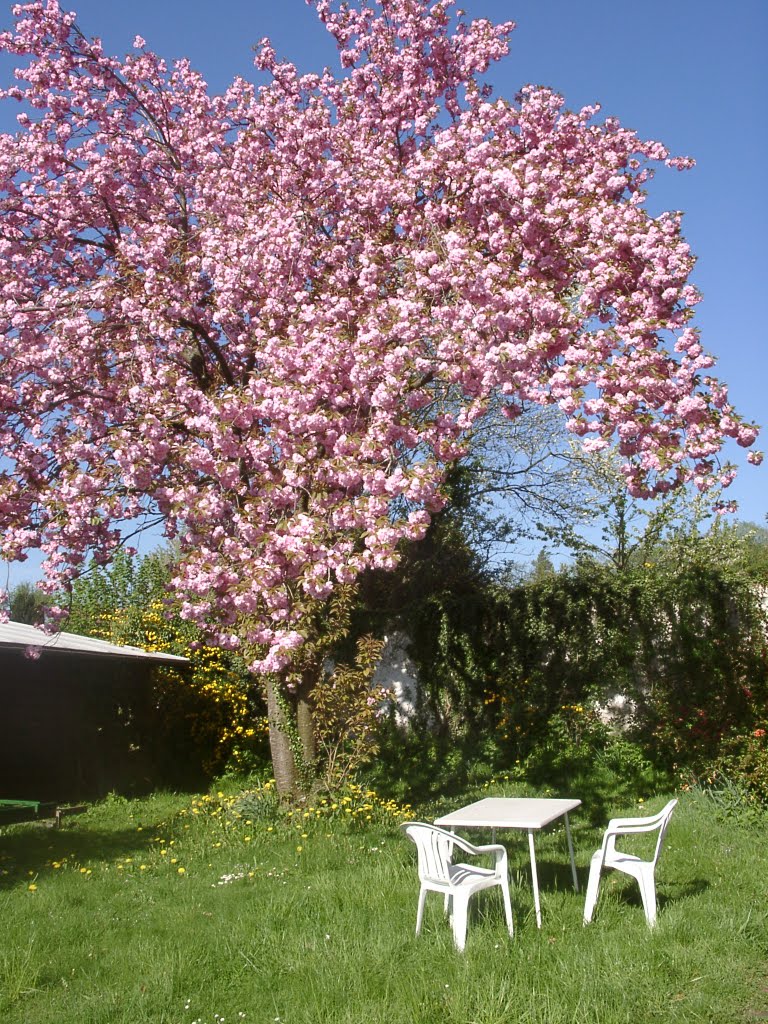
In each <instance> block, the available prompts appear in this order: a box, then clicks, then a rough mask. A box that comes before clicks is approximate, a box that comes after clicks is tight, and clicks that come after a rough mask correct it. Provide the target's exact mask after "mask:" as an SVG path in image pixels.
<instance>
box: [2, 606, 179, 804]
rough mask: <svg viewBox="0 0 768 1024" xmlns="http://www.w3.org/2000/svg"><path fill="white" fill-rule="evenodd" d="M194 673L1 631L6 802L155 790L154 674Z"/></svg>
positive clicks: (31, 633)
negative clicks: (151, 740) (150, 738)
mask: <svg viewBox="0 0 768 1024" xmlns="http://www.w3.org/2000/svg"><path fill="white" fill-rule="evenodd" d="M186 663H187V659H186V658H181V657H178V656H176V655H173V654H164V653H160V652H155V651H145V650H142V649H140V648H138V647H123V646H120V645H118V644H113V643H108V642H107V641H105V640H97V639H94V638H92V637H85V636H78V635H77V634H73V633H63V632H62V633H53V634H49V633H45V632H44V631H43V630H40V629H37V628H36V627H34V626H28V625H26V624H24V623H19V622H6V623H0V799H11V800H15V799H23V800H36V801H46V802H48V801H58V802H66V801H72V800H81V799H90V798H94V797H99V796H103V795H104V794H106V793H108V792H110V791H112V790H116V791H118V792H140V791H142V790H146V789H148V788H150V787H151V786H152V784H153V782H154V778H153V776H154V767H155V761H156V753H157V752H156V751H153V750H152V749H151V745H148V744H147V743H146V742H145V737H146V736H147V735H148V734H149V730H147V729H146V724H147V721H148V720H149V718H151V714H152V691H153V682H152V672H153V670H154V668H155V667H156V666H157V665H158V664H170V665H174V666H183V665H185V664H186Z"/></svg>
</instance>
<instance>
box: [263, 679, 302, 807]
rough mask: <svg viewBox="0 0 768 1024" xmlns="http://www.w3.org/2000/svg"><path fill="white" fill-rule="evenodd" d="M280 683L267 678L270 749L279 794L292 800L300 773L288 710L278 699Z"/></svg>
mask: <svg viewBox="0 0 768 1024" xmlns="http://www.w3.org/2000/svg"><path fill="white" fill-rule="evenodd" d="M279 685H280V683H279V682H278V681H276V680H274V679H272V678H269V679H268V680H267V718H268V721H269V749H270V753H271V755H272V771H273V773H274V776H275V786H276V787H277V792H278V795H279V796H280V797H282V798H283V799H287V800H290V799H292V797H293V796H294V795H295V794H296V791H297V789H298V785H299V773H298V770H297V768H296V762H295V760H294V757H293V751H292V750H291V741H290V734H289V729H290V722H288V721H286V712H285V710H284V708H282V707H281V706H280V704H278V701H277V694H276V688H277V687H278V686H279Z"/></svg>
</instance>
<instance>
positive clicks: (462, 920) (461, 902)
mask: <svg viewBox="0 0 768 1024" xmlns="http://www.w3.org/2000/svg"><path fill="white" fill-rule="evenodd" d="M468 906H469V896H464V895H463V894H462V895H454V897H453V917H452V919H451V927H452V928H453V941H454V942H455V943H456V948H457V949H458V950H459V952H462V951H463V949H464V946H465V944H466V941H467V909H468Z"/></svg>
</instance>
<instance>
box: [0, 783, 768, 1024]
mask: <svg viewBox="0 0 768 1024" xmlns="http://www.w3.org/2000/svg"><path fill="white" fill-rule="evenodd" d="M500 786H501V788H500V789H497V790H496V791H497V792H500V791H504V792H509V784H508V783H503V784H500ZM493 790H494V787H493V786H492V787H490V789H488V790H484V794H486V795H487V793H488V792H493ZM474 796H475V794H470V795H468V799H472V798H474ZM662 802H663V798H662V797H661V796H659V797H658V798H656V799H650V800H648V801H647V805H648V809H649V812H650V811H652V810H656V809H657V805H658V806H660V805H661V803H662ZM454 805H455V804H454ZM623 810H624V811H625V812H626V813H636V812H638V806H637V804H635V805H633V806H630V807H626V808H623ZM423 813H424V811H423V810H422V812H415V811H412V810H409V809H407V808H399V807H397V806H396V805H394V804H392V803H391V802H387V801H382V800H380V799H379V798H378V797H377V796H376V794H375V793H373V792H372V791H371V790H366V789H364V788H361V789H358V790H354V791H352V792H350V793H348V794H346V797H342V798H336V799H332V798H330V797H322V796H320V797H318V798H317V799H316V800H315V801H313V802H309V803H308V804H307V805H306V806H305V807H302V808H300V809H295V810H294V811H293V813H286V812H283V811H281V810H280V809H279V807H278V805H277V801H276V800H275V798H274V791H273V790H272V788H271V787H270V786H267V787H251V789H250V791H249V792H248V793H246V794H244V795H239V794H237V793H236V792H235V790H234V789H233V788H232V787H230V789H229V790H224V789H222V790H214V791H213V792H211V793H209V794H203V795H201V796H199V797H197V798H192V799H191V798H189V797H182V796H175V795H168V794H158V795H155V796H153V797H150V798H147V799H144V800H136V801H125V800H121V799H119V798H113V799H110V800H106V801H104V802H102V803H100V804H98V805H96V806H94V807H93V808H91V810H89V811H88V813H87V814H85V815H82V816H80V817H78V818H73V819H69V820H68V821H67V822H66V824H65V826H64V827H63V828H62V829H61V830H55V829H49V828H47V827H41V826H40V825H39V824H29V825H19V826H13V827H9V828H7V829H5V830H4V831H3V833H2V835H0V915H1V916H0V920H1V921H2V924H3V934H2V941H0V1020H2V1021H3V1024H7V1022H10V1024H14V1022H19V1024H22V1022H23V1024H43V1022H45V1024H54V1022H55V1024H68V1022H70V1021H71V1022H78V1024H80V1022H83V1024H143V1022H147V1024H149V1022H151V1024H193V1022H199V1024H219V1022H221V1021H222V1020H223V1021H224V1022H225V1024H226V1022H236V1021H246V1022H272V1024H274V1022H275V1021H277V1020H278V1019H279V1022H280V1024H310V1022H311V1024H316V1022H332V1024H379V1022H381V1024H384V1022H386V1024H400V1022H402V1024H406V1022H407V1024H412V1022H417V1024H418V1022H423V1024H438V1022H440V1024H442V1022H449V1024H506V1022H509V1024H512V1022H515V1024H518V1022H526V1024H529V1022H536V1024H539V1022H540V1024H560V1022H563V1024H564V1022H568V1024H572V1022H575V1024H580V1022H582V1024H586V1022H589V1024H593V1022H594V1024H624V1022H626V1024H646V1022H671V1024H678V1022H680V1024H682V1022H694V1021H695V1022H698V1021H711V1022H713V1024H729V1022H733V1024H736V1022H739V1024H741V1022H744V1021H749V1020H759V1019H764V1015H766V1014H768V1000H767V999H766V990H765V960H766V948H768V929H767V928H766V915H767V914H768V910H766V905H767V904H766V890H767V889H768V871H767V870H766V869H767V868H768V852H767V847H766V843H765V838H766V837H765V828H764V825H763V824H757V825H752V826H750V828H749V829H745V828H741V827H736V826H734V825H733V824H731V823H729V822H723V821H716V820H714V817H713V809H712V805H711V804H710V803H708V802H707V801H705V800H704V799H702V798H701V797H699V796H696V795H693V794H691V795H686V794H684V795H683V797H682V799H681V804H680V806H679V808H678V810H677V811H676V813H675V817H674V818H673V821H672V825H671V827H670V831H669V833H668V840H667V847H666V849H665V852H664V856H663V858H662V861H661V864H660V867H659V903H660V913H659V924H658V927H657V928H656V930H655V931H653V932H650V931H649V930H648V928H647V927H646V925H645V919H644V917H643V913H642V908H641V906H640V901H639V897H638V895H637V893H636V892H635V891H634V890H633V888H632V883H631V881H630V880H629V879H624V878H623V877H617V878H613V879H611V878H609V879H608V882H607V884H606V886H605V890H604V895H603V896H602V898H601V900H600V902H599V904H598V908H597V912H596V916H595V921H594V923H593V924H592V925H591V926H590V927H589V928H584V927H583V926H582V924H581V915H582V908H583V898H582V895H581V894H576V893H574V892H573V890H572V888H571V885H570V870H569V867H568V861H567V852H566V850H565V846H564V837H563V834H562V832H561V831H554V832H552V833H547V834H545V835H542V836H541V837H539V840H538V842H537V853H538V859H539V868H540V880H541V886H542V911H543V924H544V927H543V928H542V930H541V931H539V930H538V929H537V928H536V924H535V918H534V915H533V905H532V897H531V891H530V878H529V873H528V854H527V842H526V840H525V837H524V836H521V835H517V834H515V835H511V836H509V837H506V838H507V844H508V847H509V850H510V862H511V875H512V879H513V882H514V888H513V905H514V910H515V926H516V934H515V938H514V939H513V940H510V939H509V937H508V935H507V934H506V930H505V928H504V920H503V913H502V908H501V904H500V901H499V899H498V898H497V894H496V893H488V894H484V895H485V898H483V897H482V896H481V897H480V898H478V900H477V904H476V907H475V911H474V914H473V916H472V918H471V921H470V926H469V933H468V941H467V949H466V953H465V954H464V955H463V956H461V955H459V954H457V953H456V952H455V951H454V949H453V947H452V943H451V935H450V929H449V928H448V926H447V924H446V922H445V921H444V920H443V916H442V902H441V900H439V899H438V898H437V897H434V900H433V902H431V903H430V902H428V905H427V914H426V919H425V925H424V930H423V933H422V935H421V936H420V937H419V938H418V939H417V938H416V937H415V936H414V934H413V929H414V923H415V911H416V895H417V881H416V870H415V856H414V854H415V851H414V849H413V847H412V846H411V844H410V843H408V842H407V841H406V840H405V839H404V838H403V837H402V836H401V834H400V832H399V829H398V825H399V823H400V821H401V820H402V819H403V818H404V817H418V816H419V815H420V814H423ZM640 813H642V811H640ZM573 825H574V839H575V843H576V849H577V864H578V866H579V872H580V876H581V880H582V884H583V883H584V882H585V880H586V867H587V863H588V860H589V856H590V854H591V853H592V851H593V849H594V848H595V847H596V845H597V843H598V840H599V832H598V831H597V830H595V829H593V828H592V827H591V826H589V825H588V824H587V815H586V814H584V815H582V816H579V815H575V816H574V819H573Z"/></svg>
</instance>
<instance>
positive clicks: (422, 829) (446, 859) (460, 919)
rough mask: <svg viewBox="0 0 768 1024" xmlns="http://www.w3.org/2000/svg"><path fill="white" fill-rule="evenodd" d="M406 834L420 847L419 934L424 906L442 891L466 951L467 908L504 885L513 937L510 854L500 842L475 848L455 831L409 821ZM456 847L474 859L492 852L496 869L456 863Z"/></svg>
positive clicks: (456, 938) (457, 939)
mask: <svg viewBox="0 0 768 1024" xmlns="http://www.w3.org/2000/svg"><path fill="white" fill-rule="evenodd" d="M402 828H403V830H404V831H405V834H406V835H407V836H408V838H409V839H411V840H412V841H413V842H414V843H415V844H416V849H417V851H418V857H419V880H420V882H421V889H420V891H419V908H418V911H417V913H416V934H417V935H418V934H419V932H420V931H421V922H422V920H423V917H424V903H425V900H426V898H427V892H441V893H443V895H444V896H445V903H446V910H448V911H449V913H450V915H451V926H452V928H453V939H454V942H455V943H456V946H457V948H458V949H459V950H463V949H464V945H465V942H466V938H467V909H468V906H469V897H470V896H471V895H472V893H475V892H479V890H480V889H489V888H491V887H492V886H494V885H499V886H501V892H502V895H503V897H504V913H505V914H506V918H507V928H508V929H509V934H510V935H512V934H513V926H512V901H511V900H510V897H509V879H508V877H507V851H506V850H505V849H504V847H503V846H500V845H498V844H496V843H494V844H492V845H490V846H473V845H472V843H468V842H467V841H466V839H460V838H459V837H458V836H456V835H454V834H453V833H452V832H446V831H445V829H442V828H437V826H435V825H426V824H424V823H423V822H420V821H408V822H405V824H404V825H403V826H402ZM454 847H458V848H459V849H460V850H463V851H464V853H468V854H470V855H471V856H477V855H479V854H484V853H491V854H493V855H494V858H495V863H494V866H493V867H492V868H483V867H477V866H474V865H470V864H453V863H452V862H451V858H452V856H453V849H454Z"/></svg>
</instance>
